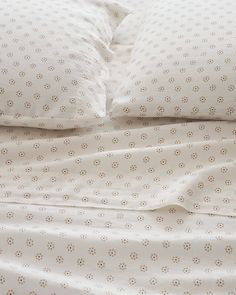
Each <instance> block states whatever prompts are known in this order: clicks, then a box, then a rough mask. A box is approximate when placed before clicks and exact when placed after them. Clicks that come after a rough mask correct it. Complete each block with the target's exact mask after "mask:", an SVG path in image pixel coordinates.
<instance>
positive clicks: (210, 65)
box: [111, 0, 236, 120]
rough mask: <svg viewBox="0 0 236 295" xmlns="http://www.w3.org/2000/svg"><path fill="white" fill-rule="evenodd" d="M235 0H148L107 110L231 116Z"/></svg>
mask: <svg viewBox="0 0 236 295" xmlns="http://www.w3.org/2000/svg"><path fill="white" fill-rule="evenodd" d="M235 9H236V2H235V1H231V0H224V1H221V0H216V1H215V0H214V1H213V0H209V1H204V0H200V1H197V2H196V1H192V0H184V1H182V0H174V1H157V2H156V1H154V2H152V4H151V6H150V9H149V10H148V11H147V12H146V14H144V15H145V21H144V24H143V26H142V27H143V29H142V30H141V32H140V33H139V36H138V38H137V41H136V43H135V45H134V48H133V51H132V54H131V60H130V63H129V64H128V66H127V73H126V75H125V78H124V79H123V80H122V83H121V86H120V87H119V89H118V91H117V92H116V95H115V96H114V100H113V105H112V108H111V115H112V116H113V117H116V116H124V115H127V116H140V117H145V116H146V117H187V118H196V119H202V118H204V119H222V120H235V119H236V110H235V103H236V101H235V97H236V89H235V85H236V51H235V46H236V41H235V34H236V23H235V15H234V11H235Z"/></svg>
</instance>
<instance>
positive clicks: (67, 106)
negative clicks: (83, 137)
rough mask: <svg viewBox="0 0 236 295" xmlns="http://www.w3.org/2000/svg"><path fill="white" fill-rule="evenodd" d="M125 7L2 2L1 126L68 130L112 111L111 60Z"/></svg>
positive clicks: (81, 1)
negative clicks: (108, 86) (108, 99)
mask: <svg viewBox="0 0 236 295" xmlns="http://www.w3.org/2000/svg"><path fill="white" fill-rule="evenodd" d="M126 13H127V10H126V9H123V8H122V7H121V6H119V5H118V4H116V3H114V2H112V1H110V2H107V1H102V0H101V1H100V0H88V1H85V0H77V1H75V0H63V1H59V0H52V1H36V0H29V1H23V0H17V1H13V0H6V1H2V2H1V4H0V35H1V38H0V45H1V49H0V53H1V57H0V124H1V125H12V126H28V127H40V128H47V129H66V128H75V127H79V126H80V127H81V126H86V125H87V124H92V122H93V121H94V120H96V118H99V117H104V116H105V113H106V110H105V105H106V90H105V85H104V83H105V81H106V80H107V79H108V77H109V76H108V69H107V65H106V62H105V60H106V59H107V58H108V57H109V56H110V55H111V52H110V50H109V44H110V42H111V39H112V36H113V31H114V29H115V28H116V26H117V25H118V24H119V22H120V21H121V20H122V19H123V17H124V16H125V15H126Z"/></svg>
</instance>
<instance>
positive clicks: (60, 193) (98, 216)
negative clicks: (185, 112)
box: [0, 0, 236, 295]
mask: <svg viewBox="0 0 236 295" xmlns="http://www.w3.org/2000/svg"><path fill="white" fill-rule="evenodd" d="M121 1H123V2H125V4H126V5H128V6H129V7H130V9H131V10H132V13H131V14H130V16H129V18H127V19H126V20H125V22H123V23H122V24H121V26H120V27H119V29H118V31H117V33H116V35H115V37H114V44H113V48H112V49H113V51H114V56H113V59H112V60H111V61H110V65H109V66H110V71H111V75H112V81H111V82H110V83H109V85H108V86H109V87H108V94H109V96H110V100H111V99H112V97H113V95H114V89H116V87H117V83H119V79H120V78H122V77H123V75H124V71H125V66H126V65H127V62H128V59H129V56H130V52H131V50H132V43H133V42H134V40H135V38H136V33H137V31H138V27H139V26H140V19H141V14H142V13H143V11H144V10H145V5H147V2H148V1H144V0H139V1H137V0H136V1H134V0H128V1H126V0H121ZM131 28H135V29H131ZM124 32H125V33H124ZM109 103H110V102H108V105H109ZM235 146H236V123H235V122H220V121H218V122H207V121H205V122H202V121H191V120H180V119H168V118H161V119H158V118H139V119H138V118H125V119H122V118H120V119H109V118H106V119H105V120H104V121H103V122H101V123H100V124H98V125H95V126H90V127H88V128H82V129H77V130H66V131H60V130H59V131H54V130H40V129H33V128H23V127H22V128H20V127H17V128H15V127H0V222H1V226H0V295H80V294H84V295H85V294H86V295H88V294H91V295H100V294H101V295H117V294H128V295H133V294H135V295H149V294H150V295H157V294H161V295H169V294H176V295H178V294H182V295H193V294H196V295H198V294H204V295H216V294H217V295H218V294H227V295H236V293H235V290H236V275H235V263H236V261H235V251H236V233H235V221H236V220H235V216H236V203H235V200H236V189H235V188H236V183H235V181H236V162H235V159H236V149H235Z"/></svg>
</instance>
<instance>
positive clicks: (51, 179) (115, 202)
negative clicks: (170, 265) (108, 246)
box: [0, 121, 236, 215]
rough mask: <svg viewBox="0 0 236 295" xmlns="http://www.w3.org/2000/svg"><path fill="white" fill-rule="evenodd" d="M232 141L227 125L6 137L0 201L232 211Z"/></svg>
mask: <svg viewBox="0 0 236 295" xmlns="http://www.w3.org/2000/svg"><path fill="white" fill-rule="evenodd" d="M131 124H132V121H131ZM3 129H4V128H2V130H3ZM1 133H4V131H2V132H1ZM27 134H28V136H29V137H30V131H28V132H27ZM235 146H236V123H227V122H192V123H182V124H169V125H162V126H154V127H151V126H150V127H146V128H145V127H144V128H138V129H136V128H134V129H126V130H118V131H110V132H103V133H101V132H94V133H91V134H83V133H81V135H78V136H69V134H66V137H65V134H64V136H63V137H60V138H55V137H51V138H48V139H44V138H43V136H42V137H41V138H39V139H36V140H30V141H29V140H21V141H18V140H13V141H12V140H11V139H10V141H6V139H4V141H2V142H1V144H0V187H1V192H0V201H1V202H18V203H29V204H31V203H33V204H45V205H46V204H47V205H63V206H82V207H87V206H89V207H101V208H114V209H134V210H148V209H157V208H159V207H163V206H166V205H169V204H172V205H173V204H179V205H180V206H183V207H185V208H186V209H188V210H190V211H194V212H199V213H214V214H215V213H217V214H225V215H236V198H235V187H236V182H235V181H236V180H235V175H236V166H235V158H236V148H235Z"/></svg>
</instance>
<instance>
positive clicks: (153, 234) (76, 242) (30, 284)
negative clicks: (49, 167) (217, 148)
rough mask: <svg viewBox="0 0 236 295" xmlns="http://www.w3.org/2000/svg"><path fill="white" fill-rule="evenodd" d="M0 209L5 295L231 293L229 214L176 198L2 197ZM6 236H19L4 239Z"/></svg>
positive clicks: (0, 254)
mask: <svg viewBox="0 0 236 295" xmlns="http://www.w3.org/2000/svg"><path fill="white" fill-rule="evenodd" d="M0 210H1V215H0V221H1V224H4V226H2V227H1V228H0V235H1V239H0V261H1V264H0V288H1V294H3V295H5V294H7V295H9V294H11V295H12V294H14V295H15V294H19V295H25V294H27V295H44V294H49V295H52V294H53V295H57V294H60V295H61V294H62V295H68V294H70V295H77V294H86V295H87V294H91V295H95V294H102V295H107V294H111V295H116V294H122V293H123V294H137V295H140V294H150V295H156V294H167V295H168V294H177V295H178V294H181V295H182V294H185V295H186V294H187V295H195V294H204V295H216V294H227V295H235V293H234V292H235V256H234V251H235V250H236V248H235V247H236V242H235V241H236V239H235V231H234V224H235V217H226V216H220V215H212V214H197V213H190V212H187V211H185V210H184V209H181V207H179V206H167V207H165V208H162V209H159V210H154V211H139V210H131V211H129V210H119V209H118V210H111V209H96V208H72V207H61V206H59V207H57V206H41V205H25V204H22V205H20V204H3V203H2V204H1V205H0ZM12 212H14V215H12V214H11V213H12ZM27 214H31V215H32V216H33V218H32V221H31V222H30V223H29V222H27V219H26V216H27ZM8 216H11V218H9V217H8ZM47 216H52V219H53V221H52V223H48V222H47V221H46V217H47ZM88 216H89V218H90V220H91V224H86V221H87V219H88ZM68 218H71V219H72V222H71V223H70V224H66V223H65V220H66V219H68ZM179 220H182V222H181V223H180V222H179ZM108 222H109V224H110V227H109V228H107V223H108ZM19 224H20V225H19ZM127 224H129V225H130V226H129V227H127ZM218 224H222V225H223V228H222V227H219V226H218ZM170 228H171V231H169V230H168V229H170ZM9 238H12V239H15V240H17V243H15V244H14V245H13V244H12V245H11V246H8V247H6V243H7V241H8V239H9ZM29 245H30V247H29ZM16 253H21V255H15V254H16Z"/></svg>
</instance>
